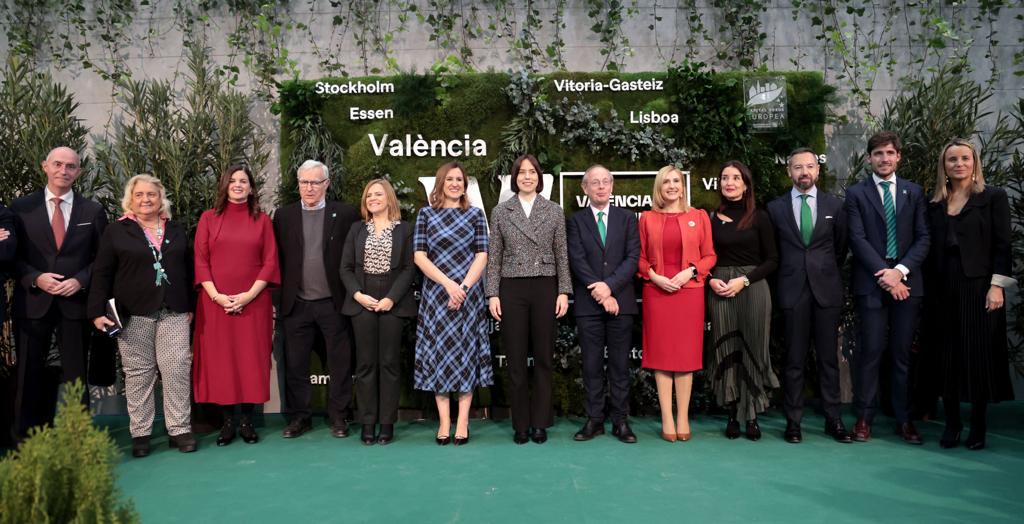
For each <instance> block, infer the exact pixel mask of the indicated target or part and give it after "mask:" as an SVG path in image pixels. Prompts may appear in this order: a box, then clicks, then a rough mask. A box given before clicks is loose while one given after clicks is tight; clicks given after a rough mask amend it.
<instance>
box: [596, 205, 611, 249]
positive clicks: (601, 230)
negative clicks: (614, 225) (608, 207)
mask: <svg viewBox="0 0 1024 524" xmlns="http://www.w3.org/2000/svg"><path fill="white" fill-rule="evenodd" d="M597 234H598V235H600V236H601V247H604V240H605V238H606V237H607V236H608V230H607V229H605V227H604V211H598V212H597Z"/></svg>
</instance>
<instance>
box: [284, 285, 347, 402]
mask: <svg viewBox="0 0 1024 524" xmlns="http://www.w3.org/2000/svg"><path fill="white" fill-rule="evenodd" d="M283 323H284V336H285V344H284V360H285V370H286V371H285V372H286V376H287V385H288V389H287V390H286V392H285V401H286V402H287V404H288V405H287V407H286V412H287V413H288V415H289V418H291V419H296V418H310V417H311V416H312V411H311V410H310V396H311V395H312V389H313V386H312V385H311V384H310V380H309V360H310V358H309V357H310V355H311V354H312V353H313V344H314V343H315V341H316V332H317V330H319V331H320V334H321V335H322V336H323V340H324V352H325V353H326V354H327V370H328V372H329V373H330V376H331V381H330V385H329V386H328V401H327V415H328V416H329V417H330V419H331V421H332V422H338V421H341V420H343V419H344V415H345V411H346V410H347V409H348V408H349V406H350V405H351V404H352V341H351V331H350V330H351V327H350V325H349V320H348V318H346V317H345V316H343V315H342V314H341V313H338V312H337V311H336V310H335V309H334V301H332V300H331V299H330V298H326V299H322V300H314V301H307V300H302V299H296V300H295V306H294V307H293V308H292V312H291V314H290V315H288V316H286V317H284V319H283Z"/></svg>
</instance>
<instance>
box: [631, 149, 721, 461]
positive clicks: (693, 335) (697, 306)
mask: <svg viewBox="0 0 1024 524" xmlns="http://www.w3.org/2000/svg"><path fill="white" fill-rule="evenodd" d="M687 191H688V189H687V187H686V185H685V184H684V182H683V174H682V173H681V172H680V171H679V170H678V169H676V168H675V167H674V166H665V167H663V168H661V170H660V171H658V175H657V176H656V177H655V178H654V191H653V199H652V200H653V206H652V207H653V209H651V211H647V212H645V213H644V214H642V215H641V216H640V264H639V268H638V272H637V276H639V277H640V278H642V279H644V280H645V281H646V282H645V283H644V288H643V334H644V338H643V367H644V368H647V369H653V370H654V381H655V383H656V384H657V386H658V405H659V406H660V408H661V438H663V439H665V440H667V441H669V442H675V441H676V440H677V439H678V440H683V441H686V440H690V421H689V411H690V389H691V388H692V387H693V372H694V371H698V370H700V369H701V362H702V348H703V346H704V281H705V280H706V279H707V277H708V272H709V271H711V268H712V267H714V265H715V261H716V257H715V250H714V247H713V246H712V243H711V221H710V220H709V219H708V214H707V213H706V212H704V210H702V209H693V208H691V207H690V206H689V204H688V203H687V200H688V198H687ZM673 387H674V388H675V391H676V417H675V418H673V417H672V389H673Z"/></svg>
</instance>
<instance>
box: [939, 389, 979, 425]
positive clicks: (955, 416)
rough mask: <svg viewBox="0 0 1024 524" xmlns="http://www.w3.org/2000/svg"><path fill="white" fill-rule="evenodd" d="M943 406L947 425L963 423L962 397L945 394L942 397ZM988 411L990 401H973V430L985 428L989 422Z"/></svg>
mask: <svg viewBox="0 0 1024 524" xmlns="http://www.w3.org/2000/svg"><path fill="white" fill-rule="evenodd" d="M942 407H943V410H945V412H946V425H947V426H961V425H962V424H963V423H962V422H961V421H960V398H959V397H951V396H944V397H942ZM987 412H988V402H986V401H984V400H982V401H978V402H971V431H977V430H981V431H984V430H985V426H986V423H987V420H986V419H987Z"/></svg>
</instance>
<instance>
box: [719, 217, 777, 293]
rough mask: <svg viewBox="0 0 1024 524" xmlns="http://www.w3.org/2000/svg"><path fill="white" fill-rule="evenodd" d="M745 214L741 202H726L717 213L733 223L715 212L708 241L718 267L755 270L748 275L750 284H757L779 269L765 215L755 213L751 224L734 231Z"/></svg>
mask: <svg viewBox="0 0 1024 524" xmlns="http://www.w3.org/2000/svg"><path fill="white" fill-rule="evenodd" d="M744 211H746V210H745V209H744V207H743V203H742V202H731V201H726V202H725V208H724V209H723V211H721V212H720V213H721V214H724V215H725V216H727V217H729V218H731V219H732V222H723V221H722V220H721V219H719V218H718V215H719V212H716V213H715V214H714V215H713V216H712V217H711V238H712V239H713V240H714V244H715V254H716V255H718V263H717V265H718V266H722V267H726V266H757V267H755V268H754V269H753V270H752V271H750V272H749V273H747V278H749V279H750V281H751V282H757V281H758V280H761V279H762V278H764V277H766V276H768V274H770V273H771V272H772V271H775V268H776V267H778V265H779V253H778V251H777V250H776V247H775V231H774V228H773V227H772V222H771V219H770V218H768V213H766V212H764V210H761V209H756V210H754V221H753V222H752V223H751V225H750V227H749V228H747V229H744V230H742V231H740V230H739V229H737V228H738V226H739V223H740V220H741V219H742V218H743V213H744ZM713 272H714V271H712V273H713Z"/></svg>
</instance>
